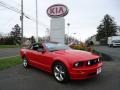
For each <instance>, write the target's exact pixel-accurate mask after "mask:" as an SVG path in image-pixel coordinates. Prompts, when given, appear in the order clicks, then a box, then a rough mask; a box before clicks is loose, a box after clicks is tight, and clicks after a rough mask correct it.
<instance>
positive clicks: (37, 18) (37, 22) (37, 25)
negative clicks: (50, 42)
mask: <svg viewBox="0 0 120 90" xmlns="http://www.w3.org/2000/svg"><path fill="white" fill-rule="evenodd" d="M36 42H38V5H37V0H36Z"/></svg>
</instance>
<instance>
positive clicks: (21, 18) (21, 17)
mask: <svg viewBox="0 0 120 90" xmlns="http://www.w3.org/2000/svg"><path fill="white" fill-rule="evenodd" d="M20 20H21V45H22V44H23V0H21V16H20Z"/></svg>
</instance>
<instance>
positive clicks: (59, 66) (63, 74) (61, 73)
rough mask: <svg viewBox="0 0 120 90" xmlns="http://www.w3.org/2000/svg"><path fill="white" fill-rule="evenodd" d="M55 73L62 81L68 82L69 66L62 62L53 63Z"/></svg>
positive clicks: (58, 79)
mask: <svg viewBox="0 0 120 90" xmlns="http://www.w3.org/2000/svg"><path fill="white" fill-rule="evenodd" d="M53 75H54V78H55V79H56V80H57V81H58V82H60V83H63V82H67V81H68V80H69V74H68V71H67V68H66V67H65V65H64V64H63V63H60V62H57V63H55V64H54V65H53Z"/></svg>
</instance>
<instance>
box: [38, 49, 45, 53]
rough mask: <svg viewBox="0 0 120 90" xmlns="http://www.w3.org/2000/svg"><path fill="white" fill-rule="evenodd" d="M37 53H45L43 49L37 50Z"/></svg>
mask: <svg viewBox="0 0 120 90" xmlns="http://www.w3.org/2000/svg"><path fill="white" fill-rule="evenodd" d="M37 51H38V52H42V53H45V50H44V49H41V48H39V49H37Z"/></svg>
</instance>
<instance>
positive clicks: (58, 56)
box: [20, 42, 102, 82]
mask: <svg viewBox="0 0 120 90" xmlns="http://www.w3.org/2000/svg"><path fill="white" fill-rule="evenodd" d="M20 54H21V57H22V59H23V65H24V67H25V68H27V67H29V66H34V67H36V68H39V69H41V70H44V71H47V72H49V73H52V74H53V75H54V77H55V79H56V80H57V81H58V82H65V81H68V80H69V79H86V78H91V77H94V76H96V75H98V74H99V73H100V72H101V67H102V62H101V61H100V57H99V56H98V55H95V54H92V53H90V52H86V51H81V50H73V49H70V48H69V47H68V46H66V45H64V44H60V43H55V42H47V43H41V44H40V43H35V44H33V45H31V46H29V48H26V49H25V48H23V49H21V50H20Z"/></svg>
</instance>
